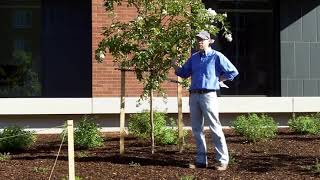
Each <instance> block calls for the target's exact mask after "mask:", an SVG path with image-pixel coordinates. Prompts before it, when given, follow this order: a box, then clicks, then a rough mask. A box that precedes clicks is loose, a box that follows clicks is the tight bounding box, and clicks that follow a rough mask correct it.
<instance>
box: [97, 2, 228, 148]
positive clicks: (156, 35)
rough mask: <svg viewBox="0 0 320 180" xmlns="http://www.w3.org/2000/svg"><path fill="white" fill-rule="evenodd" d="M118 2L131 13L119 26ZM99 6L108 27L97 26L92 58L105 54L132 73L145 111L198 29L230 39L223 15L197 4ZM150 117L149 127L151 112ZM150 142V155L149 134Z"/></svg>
mask: <svg viewBox="0 0 320 180" xmlns="http://www.w3.org/2000/svg"><path fill="white" fill-rule="evenodd" d="M124 3H125V4H126V5H127V6H128V7H133V8H135V9H136V11H137V15H136V17H133V20H131V21H128V22H120V21H119V19H118V16H121V14H120V15H117V14H116V12H115V11H114V8H115V7H116V6H121V5H123V4H124ZM104 6H105V9H106V13H107V14H109V15H112V23H111V24H110V26H108V27H104V28H103V30H104V31H103V38H102V39H101V41H100V42H99V44H98V48H97V49H96V51H95V54H96V57H95V58H96V60H97V61H98V62H102V61H103V60H104V58H105V55H106V53H107V52H109V53H110V54H111V55H112V56H113V61H114V63H115V66H117V67H118V68H119V69H120V70H131V71H134V72H135V75H136V78H137V79H138V80H139V82H141V83H142V84H143V92H142V94H141V99H144V98H149V97H150V100H151V102H150V103H151V105H150V107H152V96H153V91H156V92H157V93H158V94H160V95H162V96H165V92H164V91H163V89H162V88H161V84H162V83H163V82H165V81H166V80H168V74H169V70H170V68H171V61H172V60H174V59H180V63H183V61H184V60H186V59H188V57H189V56H190V52H191V48H192V47H194V45H195V35H196V34H197V33H198V32H199V31H202V30H207V31H208V32H210V33H211V34H212V35H216V34H217V33H221V34H222V35H223V36H225V37H226V38H227V39H228V40H232V36H231V32H230V30H229V27H228V24H227V21H226V18H227V15H226V14H218V13H216V12H215V11H214V10H212V9H210V8H209V9H206V8H205V6H204V4H203V3H202V2H201V0H126V1H124V0H105V1H104ZM109 17H110V16H109ZM150 117H151V121H150V122H151V126H152V129H153V119H152V108H150ZM151 139H152V153H153V152H154V137H153V132H151Z"/></svg>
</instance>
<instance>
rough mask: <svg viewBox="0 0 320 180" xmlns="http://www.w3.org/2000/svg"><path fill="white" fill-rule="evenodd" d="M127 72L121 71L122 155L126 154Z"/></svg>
mask: <svg viewBox="0 0 320 180" xmlns="http://www.w3.org/2000/svg"><path fill="white" fill-rule="evenodd" d="M125 78H126V75H125V71H121V99H120V154H121V155H122V154H124V136H125V130H124V125H125V109H124V108H125V84H126V79H125Z"/></svg>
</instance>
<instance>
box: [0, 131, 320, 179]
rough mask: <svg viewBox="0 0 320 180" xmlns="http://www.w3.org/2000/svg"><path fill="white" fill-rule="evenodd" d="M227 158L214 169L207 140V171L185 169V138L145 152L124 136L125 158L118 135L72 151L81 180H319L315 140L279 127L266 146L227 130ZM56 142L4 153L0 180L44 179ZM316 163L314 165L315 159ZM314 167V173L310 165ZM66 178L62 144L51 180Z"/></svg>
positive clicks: (44, 138)
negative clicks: (96, 145)
mask: <svg viewBox="0 0 320 180" xmlns="http://www.w3.org/2000/svg"><path fill="white" fill-rule="evenodd" d="M225 135H226V139H227V144H228V147H229V151H230V154H231V163H230V165H229V168H228V169H227V170H226V171H222V172H220V171H217V170H215V169H214V168H213V167H214V150H213V146H212V145H211V143H210V142H209V140H210V139H209V138H210V135H209V134H207V136H206V137H207V144H208V150H209V156H208V157H209V168H207V169H189V168H188V164H189V163H190V162H193V160H194V155H195V144H194V140H193V138H192V135H190V136H188V137H187V138H186V143H187V144H186V146H185V150H184V151H183V152H182V153H179V151H178V147H177V146H175V145H167V146H156V149H155V150H156V151H155V153H154V154H151V147H150V142H148V141H141V140H137V139H135V138H134V137H132V136H127V137H126V138H125V151H126V152H125V154H124V155H123V156H120V155H119V135H118V134H115V133H106V134H104V139H105V142H104V147H101V148H97V149H91V150H86V151H84V150H76V152H75V153H76V154H75V156H76V159H75V161H76V164H75V169H76V176H78V177H80V178H81V179H98V180H105V179H106V180H108V179H148V180H149V179H157V180H158V179H177V180H183V179H185V180H187V179H189V180H191V179H241V180H242V179H261V180H262V179H263V180H264V179H272V180H275V179H281V180H284V179H299V180H300V179H320V174H319V173H320V136H316V135H296V134H294V133H292V132H290V131H289V130H288V129H281V130H279V132H278V136H277V137H276V138H275V139H273V140H270V141H267V142H258V143H249V142H247V141H246V140H245V138H243V137H241V136H239V135H237V134H235V133H234V132H233V131H232V130H225ZM60 142H61V140H60V139H59V135H39V136H38V139H37V141H36V144H35V145H34V146H32V147H31V148H29V149H27V150H24V151H21V152H16V153H11V154H10V159H8V160H1V161H0V179H1V180H2V179H3V180H5V179H17V180H27V179H30V180H31V179H32V180H38V179H48V178H49V176H50V173H51V169H52V166H53V165H54V162H55V159H56V155H57V152H58V149H59V145H60ZM317 158H318V159H319V163H316V159H317ZM316 164H318V166H319V167H318V169H316V168H315V165H316ZM67 174H68V157H67V145H66V144H65V145H63V147H62V150H61V152H60V156H59V158H58V161H57V164H56V166H55V168H54V170H53V174H52V178H51V179H58V180H61V179H66V177H67Z"/></svg>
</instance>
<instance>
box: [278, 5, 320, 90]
mask: <svg viewBox="0 0 320 180" xmlns="http://www.w3.org/2000/svg"><path fill="white" fill-rule="evenodd" d="M279 3H280V16H281V17H280V41H281V42H280V43H281V46H280V48H281V49H280V58H281V60H280V61H281V93H282V94H281V96H320V84H319V82H320V43H319V41H320V0H317V1H300V0H282V1H280V2H279ZM286 81H287V83H286Z"/></svg>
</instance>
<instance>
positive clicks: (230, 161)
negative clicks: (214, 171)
mask: <svg viewBox="0 0 320 180" xmlns="http://www.w3.org/2000/svg"><path fill="white" fill-rule="evenodd" d="M235 164H237V159H236V158H235V156H234V155H233V154H231V153H230V154H229V165H235Z"/></svg>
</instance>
